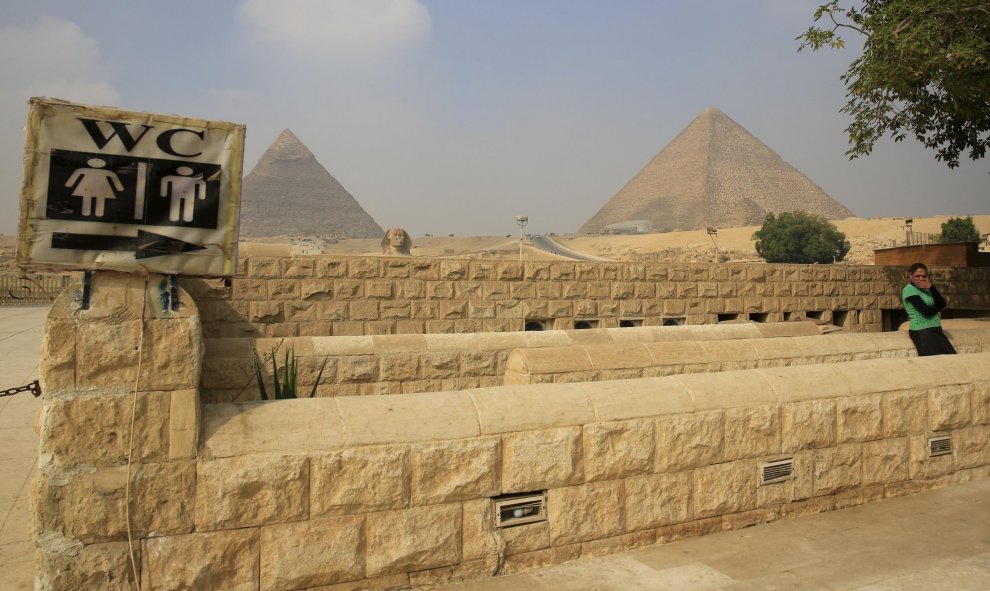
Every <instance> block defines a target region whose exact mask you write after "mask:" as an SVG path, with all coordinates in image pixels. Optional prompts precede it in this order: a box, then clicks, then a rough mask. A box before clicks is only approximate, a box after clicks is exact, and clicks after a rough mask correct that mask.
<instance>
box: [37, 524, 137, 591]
mask: <svg viewBox="0 0 990 591" xmlns="http://www.w3.org/2000/svg"><path fill="white" fill-rule="evenodd" d="M74 542H75V543H73V541H72V540H68V539H67V538H64V537H62V536H59V535H57V534H45V535H42V536H41V537H40V538H39V539H38V547H39V551H38V552H37V554H36V556H37V558H36V560H35V568H36V574H35V581H36V588H38V589H46V590H48V591H78V590H80V589H101V590H105V591H131V589H132V586H133V584H134V579H133V575H132V574H131V563H130V555H129V552H128V549H127V543H126V542H110V543H106V544H87V545H85V546H83V545H82V543H81V542H79V541H78V540H75V541H74Z"/></svg>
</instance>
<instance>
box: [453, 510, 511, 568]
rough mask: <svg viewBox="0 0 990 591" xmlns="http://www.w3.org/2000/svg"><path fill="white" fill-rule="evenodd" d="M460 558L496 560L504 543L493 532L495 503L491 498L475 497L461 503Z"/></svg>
mask: <svg viewBox="0 0 990 591" xmlns="http://www.w3.org/2000/svg"><path fill="white" fill-rule="evenodd" d="M461 506H462V508H463V511H462V521H461V527H462V537H463V539H462V547H461V548H462V549H461V558H462V560H480V559H485V560H490V559H494V560H495V561H498V557H499V555H501V554H502V551H503V550H504V543H503V542H502V541H501V538H500V537H499V536H498V534H496V533H495V503H493V502H492V501H491V499H475V500H473V501H465V502H464V503H462V504H461Z"/></svg>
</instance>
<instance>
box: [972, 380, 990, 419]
mask: <svg viewBox="0 0 990 591" xmlns="http://www.w3.org/2000/svg"><path fill="white" fill-rule="evenodd" d="M971 385H972V388H973V401H972V405H973V407H972V408H973V424H974V425H987V424H990V382H973V383H972V384H971Z"/></svg>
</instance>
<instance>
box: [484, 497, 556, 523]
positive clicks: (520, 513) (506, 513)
mask: <svg viewBox="0 0 990 591" xmlns="http://www.w3.org/2000/svg"><path fill="white" fill-rule="evenodd" d="M492 500H493V501H494V502H495V527H496V528H501V527H512V526H514V525H523V524H524V523H534V522H536V521H546V520H547V495H546V493H545V492H537V493H525V494H517V495H503V496H500V497H495V498H493V499H492Z"/></svg>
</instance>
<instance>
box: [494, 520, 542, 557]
mask: <svg viewBox="0 0 990 591" xmlns="http://www.w3.org/2000/svg"><path fill="white" fill-rule="evenodd" d="M497 535H498V536H499V537H500V538H501V539H502V542H503V543H504V544H505V550H504V551H503V552H504V555H505V556H511V555H513V554H522V553H525V552H533V551H535V550H542V549H543V548H549V547H550V524H549V523H548V522H546V521H543V522H539V523H527V524H525V525H520V526H517V527H509V528H505V529H500V530H498V534H497Z"/></svg>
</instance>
